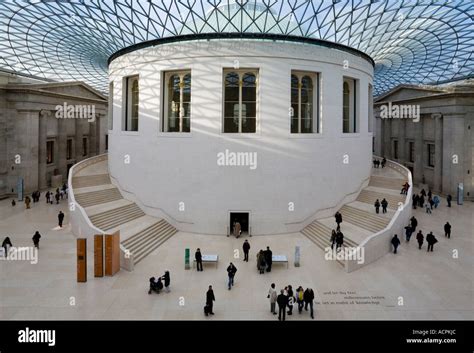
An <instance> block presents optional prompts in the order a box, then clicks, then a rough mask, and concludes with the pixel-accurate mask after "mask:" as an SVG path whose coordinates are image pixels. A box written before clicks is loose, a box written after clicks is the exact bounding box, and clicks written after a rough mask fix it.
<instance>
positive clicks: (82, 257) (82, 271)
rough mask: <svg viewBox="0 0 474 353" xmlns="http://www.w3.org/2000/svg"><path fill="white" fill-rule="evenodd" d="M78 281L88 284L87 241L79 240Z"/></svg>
mask: <svg viewBox="0 0 474 353" xmlns="http://www.w3.org/2000/svg"><path fill="white" fill-rule="evenodd" d="M77 281H78V282H87V239H85V238H78V239H77Z"/></svg>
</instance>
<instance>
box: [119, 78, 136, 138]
mask: <svg viewBox="0 0 474 353" xmlns="http://www.w3.org/2000/svg"><path fill="white" fill-rule="evenodd" d="M124 86H125V90H124V92H125V117H124V126H123V130H125V131H138V111H139V108H138V107H139V95H140V91H139V90H140V87H139V81H138V76H132V77H126V78H125V79H124Z"/></svg>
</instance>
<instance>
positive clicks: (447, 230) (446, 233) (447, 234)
mask: <svg viewBox="0 0 474 353" xmlns="http://www.w3.org/2000/svg"><path fill="white" fill-rule="evenodd" d="M444 236H445V237H446V238H448V239H450V238H451V224H449V222H446V224H445V225H444Z"/></svg>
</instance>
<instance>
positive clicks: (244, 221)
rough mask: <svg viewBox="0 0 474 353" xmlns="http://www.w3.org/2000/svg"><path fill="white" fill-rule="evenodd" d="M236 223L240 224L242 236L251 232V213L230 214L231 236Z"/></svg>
mask: <svg viewBox="0 0 474 353" xmlns="http://www.w3.org/2000/svg"><path fill="white" fill-rule="evenodd" d="M234 222H239V223H240V228H241V230H242V234H243V233H244V232H245V233H248V232H249V213H248V212H231V213H230V224H229V225H230V228H229V229H230V234H232V232H233V231H234Z"/></svg>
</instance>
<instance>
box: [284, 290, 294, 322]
mask: <svg viewBox="0 0 474 353" xmlns="http://www.w3.org/2000/svg"><path fill="white" fill-rule="evenodd" d="M286 292H287V294H288V312H287V314H288V315H293V304H294V303H295V295H294V293H293V287H292V286H291V285H288V287H287V290H286Z"/></svg>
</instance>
